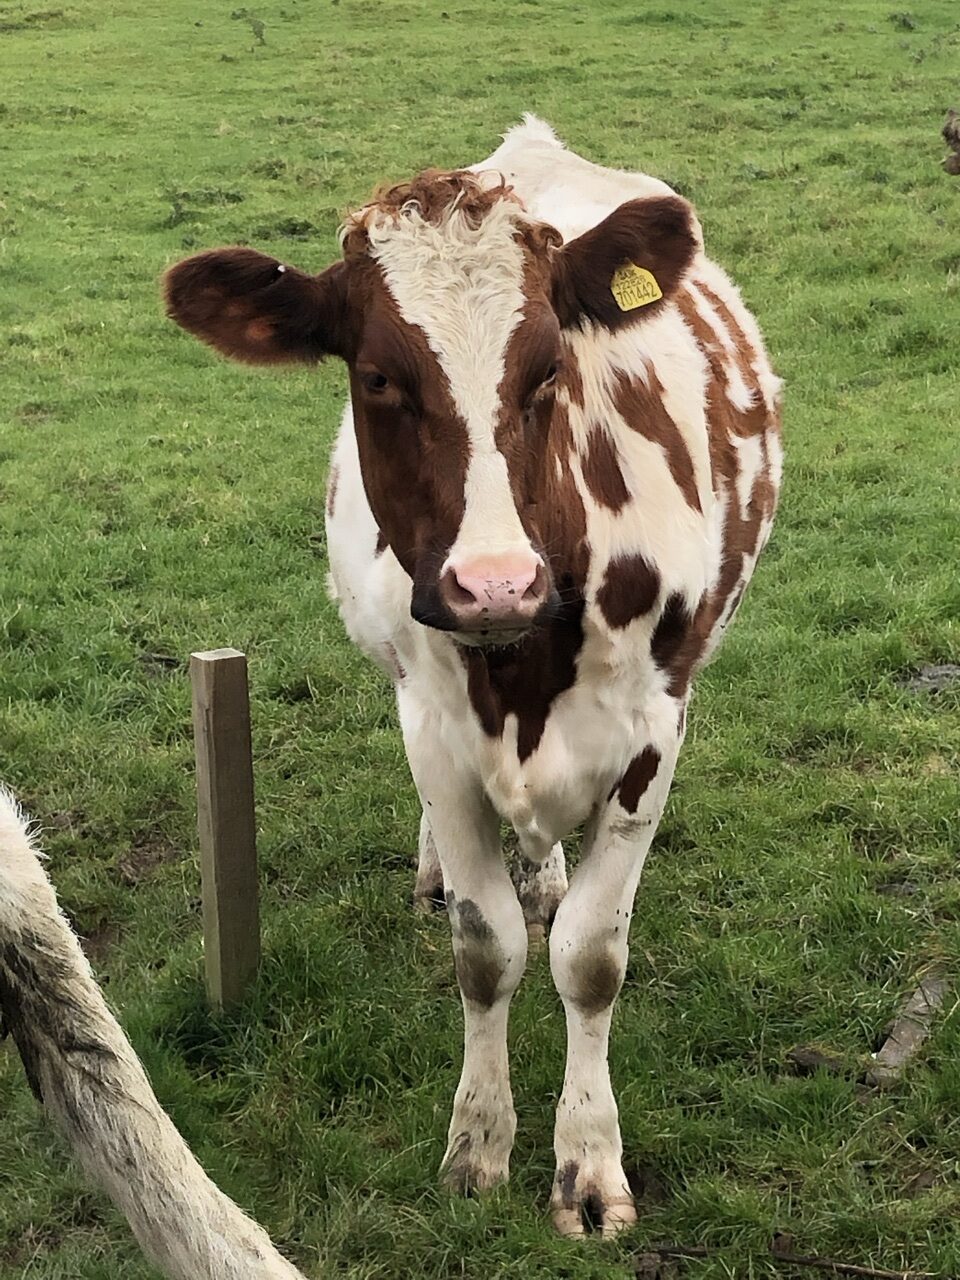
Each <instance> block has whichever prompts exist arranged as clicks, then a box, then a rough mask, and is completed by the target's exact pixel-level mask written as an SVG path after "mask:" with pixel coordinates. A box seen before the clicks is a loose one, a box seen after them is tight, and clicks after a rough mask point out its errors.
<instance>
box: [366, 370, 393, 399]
mask: <svg viewBox="0 0 960 1280" xmlns="http://www.w3.org/2000/svg"><path fill="white" fill-rule="evenodd" d="M360 381H361V382H362V383H363V386H364V389H365V390H366V391H370V392H372V394H373V395H375V396H376V395H381V394H382V393H383V392H384V391H386V389H387V387H389V385H390V379H389V378H388V377H386V376H385V375H384V374H382V373H378V372H377V371H376V370H375V369H371V370H370V372H369V373H361V375H360Z"/></svg>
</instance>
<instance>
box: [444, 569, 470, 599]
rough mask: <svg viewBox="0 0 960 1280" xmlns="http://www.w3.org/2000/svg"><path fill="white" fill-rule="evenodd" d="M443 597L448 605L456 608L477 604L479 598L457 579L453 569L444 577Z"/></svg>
mask: <svg viewBox="0 0 960 1280" xmlns="http://www.w3.org/2000/svg"><path fill="white" fill-rule="evenodd" d="M443 595H444V596H445V598H446V601H447V604H449V605H452V606H453V607H454V608H456V606H457V605H471V604H476V603H477V596H476V595H475V594H474V592H473V591H471V590H470V588H469V587H465V586H464V585H463V583H462V582H461V581H460V579H459V578H458V577H457V575H456V572H455V571H454V570H453V569H448V570H447V572H446V573H445V574H444V577H443Z"/></svg>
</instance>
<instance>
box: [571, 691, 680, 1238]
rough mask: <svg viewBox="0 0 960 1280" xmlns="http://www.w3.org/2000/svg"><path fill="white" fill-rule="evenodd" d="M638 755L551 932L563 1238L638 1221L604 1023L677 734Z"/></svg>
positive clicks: (665, 735) (604, 814) (620, 971)
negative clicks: (561, 1059)
mask: <svg viewBox="0 0 960 1280" xmlns="http://www.w3.org/2000/svg"><path fill="white" fill-rule="evenodd" d="M665 719H669V721H670V726H671V727H670V731H669V732H663V733H662V734H660V735H658V738H657V741H656V744H654V743H653V742H647V743H645V744H640V743H638V744H637V746H638V751H637V754H636V755H635V756H634V759H633V761H632V762H631V764H630V766H629V768H628V769H627V771H626V772H625V773H624V775H623V777H622V779H621V780H620V782H619V784H618V786H617V787H616V788H615V789H614V791H613V792H612V793H611V795H610V799H609V801H608V802H607V804H606V806H605V808H604V809H603V811H602V812H601V814H600V815H599V821H598V823H597V827H596V834H595V836H594V839H593V841H592V843H591V844H590V847H589V848H587V849H585V850H584V856H583V859H582V860H581V862H580V865H579V866H578V867H577V869H576V872H575V873H574V875H573V877H572V878H571V881H570V888H569V890H568V891H567V896H566V897H565V898H564V900H563V902H561V904H560V907H559V910H558V911H557V916H556V920H555V921H554V925H553V929H552V930H551V933H550V967H551V969H552V971H553V978H554V982H555V983H556V986H557V990H558V991H559V993H560V996H561V999H562V1000H563V1007H564V1011H565V1013H566V1016H567V1068H566V1074H565V1076H564V1081H563V1093H562V1094H561V1096H560V1102H559V1104H558V1106H557V1124H556V1130H555V1133H554V1150H555V1151H556V1157H557V1173H556V1180H555V1182H554V1188H553V1197H552V1201H551V1208H552V1210H553V1220H554V1224H555V1225H556V1227H557V1230H558V1231H559V1232H560V1233H561V1234H562V1235H578V1236H582V1235H584V1234H585V1233H586V1232H587V1231H589V1230H598V1231H602V1233H603V1235H605V1236H606V1235H614V1234H616V1232H618V1231H620V1230H622V1229H623V1228H624V1227H626V1226H629V1225H630V1224H631V1223H633V1222H635V1221H636V1216H637V1215H636V1210H635V1209H634V1205H633V1197H632V1195H631V1193H630V1188H629V1186H628V1185H627V1180H626V1177H625V1176H624V1172H623V1163H622V1161H623V1144H622V1141H621V1138H620V1123H619V1117H618V1114H617V1104H616V1101H615V1099H614V1096H613V1089H612V1088H611V1085H610V1071H609V1067H608V1065H607V1049H608V1043H609V1037H610V1022H611V1019H612V1017H613V1009H614V1005H615V1003H616V999H617V995H618V994H619V991H620V986H621V983H622V982H623V975H624V972H625V970H626V966H627V935H628V932H629V928H630V916H631V914H632V911H633V899H634V895H635V894H636V891H637V884H638V882H639V880H640V872H641V870H642V869H643V864H644V861H645V859H646V856H647V851H648V850H649V848H650V843H651V841H652V839H653V835H654V832H655V831H656V829H657V823H658V822H659V820H660V814H661V813H662V811H663V805H664V802H665V800H666V798H667V792H668V790H669V787H670V782H671V779H672V777H673V770H674V765H675V763H676V758H677V752H678V750H679V745H680V743H679V737H680V734H679V733H677V732H676V731H675V730H674V729H673V724H675V714H674V713H671V715H670V716H669V717H665Z"/></svg>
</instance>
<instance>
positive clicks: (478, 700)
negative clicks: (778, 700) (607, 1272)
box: [167, 117, 782, 1234]
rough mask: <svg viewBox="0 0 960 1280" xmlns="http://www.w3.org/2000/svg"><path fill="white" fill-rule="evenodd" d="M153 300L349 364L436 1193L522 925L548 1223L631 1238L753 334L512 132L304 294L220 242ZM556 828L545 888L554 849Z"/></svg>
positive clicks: (488, 1068)
mask: <svg viewBox="0 0 960 1280" xmlns="http://www.w3.org/2000/svg"><path fill="white" fill-rule="evenodd" d="M167 296H168V305H169V312H170V315H171V316H172V317H173V318H174V319H175V320H176V321H177V322H178V323H179V324H181V325H183V326H184V328H186V329H188V330H190V331H191V332H192V333H195V334H196V335H198V336H199V337H200V338H202V339H204V340H205V341H206V342H209V343H211V344H212V345H213V346H214V347H216V348H217V349H218V350H220V351H222V352H224V353H225V354H227V355H229V356H233V357H235V358H237V359H240V360H245V361H249V362H253V363H263V364H269V363H273V362H277V361H291V360H307V361H310V360H318V359H320V358H321V357H323V356H325V355H338V356H340V357H341V358H342V359H343V360H344V361H345V362H346V364H347V368H348V370H349V375H350V405H349V406H348V408H347V410H346V412H345V415H344V420H343V425H342V428H341V431H340V436H339V439H338V442H337V445H336V449H335V453H334V457H333V464H332V467H331V478H330V486H329V492H328V502H327V508H328V520H327V532H328V541H329V552H330V563H331V568H332V578H333V583H334V585H335V591H336V594H337V597H338V599H339V602H340V608H341V611H342V614H343V618H344V621H345V623H346V626H347V629H348V630H349V632H350V635H351V636H352V637H353V639H354V640H355V641H356V642H357V644H359V645H360V646H361V648H363V649H364V650H365V651H366V652H367V653H368V654H370V655H371V657H373V658H374V660H375V661H377V662H378V663H379V664H380V665H381V666H382V667H383V668H384V670H385V671H387V673H388V674H389V675H390V677H391V678H392V680H393V682H394V685H395V687H396V695H397V704H398V707H399V714H400V722H401V725H402V728H403V735H404V741H405V744H406V749H407V756H408V759H409V762H410V768H411V770H412V773H413V777H414V780H415V782H416V785H417V789H418V791H419V793H420V799H421V801H422V803H423V820H422V824H421V829H420V868H419V872H418V880H417V893H418V894H419V895H420V896H421V897H427V896H429V895H431V894H432V893H434V892H435V891H439V890H440V889H443V890H445V894H446V902H447V907H448V910H449V916H450V923H451V926H452V932H453V953H454V961H455V965H456V971H457V976H458V979H459V983H460V990H461V994H462V998H463V1009H464V1020H465V1049H464V1063H463V1074H462V1077H461V1080H460V1085H459V1088H458V1089H457V1094H456V1098H455V1100H454V1105H453V1118H452V1120H451V1123H450V1131H449V1144H448V1148H447V1153H446V1156H445V1158H444V1173H445V1177H446V1180H447V1181H448V1182H449V1183H450V1184H451V1185H453V1186H454V1187H456V1188H459V1189H463V1190H471V1189H478V1188H484V1187H489V1186H492V1185H493V1184H495V1183H497V1182H500V1181H503V1180H504V1179H506V1177H507V1174H508V1163H509V1158H510V1150H511V1146H512V1143H513V1137H514V1130H515V1127H516V1117H515V1114H514V1109H513V1102H512V1097H511V1092H510V1080H509V1069H508V1062H507V1010H508V1006H509V1003H510V998H511V996H512V994H513V992H514V990H515V989H516V987H517V984H518V983H519V981H520V977H521V975H522V973H523V970H524V963H525V959H526V953H527V929H526V928H525V920H524V916H525V914H526V917H527V923H532V924H535V925H546V924H548V923H550V922H551V921H552V928H551V933H550V962H551V967H552V972H553V976H554V979H555V982H556V985H557V989H558V990H559V992H560V995H561V997H562V999H563V1004H564V1008H565V1010H566V1019H567V1033H568V1056H567V1068H566V1078H565V1081H564V1088H563V1094H562V1097H561V1099H560V1104H559V1108H558V1113H557V1120H556V1135H555V1149H556V1158H557V1175H556V1182H555V1186H554V1193H553V1211H554V1220H555V1222H556V1224H557V1226H558V1228H559V1229H560V1230H561V1231H563V1232H566V1233H570V1234H581V1233H582V1232H583V1231H584V1230H585V1229H589V1228H591V1227H599V1228H601V1229H602V1230H603V1231H604V1232H605V1233H606V1232H614V1231H616V1230H617V1229H619V1228H620V1227H621V1226H623V1225H624V1224H627V1223H629V1222H631V1221H632V1220H633V1218H634V1209H633V1204H632V1201H631V1197H630V1192H629V1189H628V1187H627V1182H626V1179H625V1177H624V1173H623V1168H622V1164H621V1157H622V1146H621V1139H620V1131H619V1125H618V1118H617V1107H616V1103H615V1101H614V1097H613V1093H612V1090H611V1087H610V1079H609V1073H608V1068H607V1043H608V1036H609V1031H610V1021H611V1016H612V1014H613V1008H614V1003H615V1001H616V997H617V993H618V992H619V989H620V985H621V983H622V981H623V975H624V969H625V966H626V960H627V934H628V930H629V924H630V917H631V912H632V908H633V900H634V894H635V891H636V888H637V883H638V881H639V878H640V872H641V868H642V867H643V863H644V859H645V858H646V855H647V850H648V849H649V847H650V843H651V840H652V839H653V835H654V832H655V831H656V828H657V822H658V820H659V818H660V814H661V811H662V809H663V805H664V801H665V800H666V796H667V791H668V788H669V786H670V781H671V778H672V776H673V770H674V766H675V763H676V759H677V753H678V751H679V749H680V743H681V741H682V740H683V734H684V724H685V715H686V706H687V700H688V698H689V695H690V683H691V679H692V677H693V675H694V673H695V671H696V670H697V668H698V667H699V666H700V665H701V664H702V663H703V662H704V661H705V659H706V658H707V657H708V655H709V653H710V651H711V650H712V649H713V648H714V646H715V645H716V643H717V641H718V640H719V639H720V636H721V635H722V633H723V630H724V628H725V627H726V625H727V623H728V622H729V621H730V618H731V616H732V614H733V612H734V611H735V609H736V607H737V605H738V604H739V602H740V598H741V596H742V594H743V591H744V588H745V587H746V584H747V582H748V580H749V578H750V575H751V573H752V571H753V568H754V565H755V563H756V560H757V556H758V554H759V552H760V550H761V548H762V547H763V544H764V542H765V541H766V538H767V536H768V534H769V532H770V526H771V522H772V519H773V514H774V506H775V503H776V496H777V489H778V485H779V480H780V471H781V459H782V453H781V446H780V433H779V423H778V417H779V415H778V400H779V382H778V380H777V378H776V377H775V376H774V374H773V373H772V372H771V369H770V366H769V364H768V362H767V357H766V355H765V353H764V349H763V344H762V341H761V338H760V334H759V332H758V330H757V327H756V324H755V323H754V321H753V319H752V317H751V316H750V314H749V313H748V312H747V310H746V309H745V307H744V305H743V303H742V301H741V299H740V297H739V295H738V293H737V291H736V289H735V288H734V287H733V285H732V284H731V283H730V281H729V280H728V278H727V276H726V275H725V274H724V273H723V272H722V271H721V270H720V269H719V268H718V267H717V266H715V265H714V264H713V263H711V262H709V261H708V259H707V258H706V257H705V256H704V253H703V250H702V239H701V234H700V227H699V224H698V222H697V219H696V217H695V215H694V213H693V211H692V209H691V208H690V206H689V205H688V204H687V203H686V201H684V200H682V199H681V198H680V197H679V196H677V195H676V194H675V193H674V192H672V191H671V190H670V188H669V187H667V186H666V185H665V184H664V183H662V182H658V181H657V180H656V179H653V178H649V177H646V176H644V175H642V174H631V173H621V172H616V171H614V170H610V169H604V168H601V167H599V166H597V165H594V164H591V163H589V162H588V161H586V160H584V159H582V158H580V157H579V156H577V155H574V154H573V153H572V152H570V151H568V150H566V149H565V148H564V147H563V145H562V144H561V143H560V142H559V141H558V140H557V138H556V136H555V135H554V133H553V131H552V130H551V129H550V128H549V127H548V126H547V125H545V124H544V123H543V122H541V121H538V120H536V119H534V118H532V117H527V118H526V120H525V123H524V124H523V125H521V126H519V127H517V128H515V129H512V130H511V131H510V132H509V133H508V134H507V135H506V137H505V139H504V142H503V145H502V146H501V147H500V148H499V149H498V150H497V151H496V152H495V153H494V154H493V155H492V156H491V157H490V158H489V159H488V160H487V161H484V162H483V163H482V164H479V165H475V166H473V167H472V169H470V170H463V171H458V172H453V173H437V172H427V173H424V174H421V175H420V176H419V177H417V178H414V179H413V181H411V182H409V183H405V184H403V185H401V186H398V187H394V188H392V189H390V190H388V191H386V192H384V193H382V194H380V195H379V196H377V197H375V198H374V200H373V201H372V202H371V203H370V204H369V205H367V206H366V207H365V208H363V209H361V210H360V212H359V213H357V214H356V215H354V216H353V217H352V218H350V219H349V221H348V222H347V225H346V228H345V230H344V234H343V260H342V261H339V262H337V263H336V264H335V265H333V266H331V267H329V268H328V269H327V270H326V271H323V272H321V273H320V274H319V275H318V276H310V275H306V274H304V273H302V272H300V271H296V270H294V269H293V268H291V267H287V266H284V265H282V264H281V263H279V262H277V261H275V260H274V259H272V258H268V257H265V256H263V255H262V254H259V253H255V252H254V251H253V250H251V249H222V250H218V251H214V252H211V253H203V254H200V255H198V256H196V257H193V258H190V259H188V260H187V261H186V262H182V263H180V264H179V265H178V266H176V267H174V268H173V269H172V270H171V272H170V273H169V276H168V280H167ZM501 819H503V820H505V821H506V822H508V823H509V824H510V825H511V826H512V827H513V829H514V830H515V832H516V833H517V837H518V840H519V844H520V849H521V853H522V866H523V869H524V870H523V875H522V876H521V883H520V885H519V893H518V889H517V888H516V887H515V886H514V884H513V883H511V878H510V876H509V874H508V872H507V870H506V868H505V866H504V860H503V856H502V851H501V843H500V822H501ZM580 823H586V832H585V835H584V838H583V847H582V857H581V861H580V863H579V865H578V867H577V869H576V871H575V873H574V874H573V876H572V878H571V881H570V885H569V888H567V881H566V873H565V869H564V859H563V850H562V847H561V844H560V841H561V840H562V839H563V838H564V837H565V836H568V835H569V834H570V832H571V831H572V830H574V828H576V827H577V826H578V825H579V824H580ZM441 876H442V880H441Z"/></svg>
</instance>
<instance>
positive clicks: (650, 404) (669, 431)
mask: <svg viewBox="0 0 960 1280" xmlns="http://www.w3.org/2000/svg"><path fill="white" fill-rule="evenodd" d="M646 371H647V379H648V381H649V385H647V383H646V382H644V380H643V379H642V378H630V377H628V376H627V375H626V374H624V375H623V376H622V377H621V378H620V380H619V382H618V384H617V390H616V394H615V396H614V404H615V405H616V408H617V412H618V413H619V414H620V416H621V417H622V418H623V420H624V422H625V423H626V424H627V426H628V427H630V428H631V429H632V430H634V431H638V432H639V433H640V435H642V436H643V437H644V438H645V439H647V440H649V441H650V442H651V443H652V444H658V445H659V446H660V448H661V449H662V450H663V453H664V457H665V458H666V461H667V466H668V467H669V469H670V475H671V476H672V478H673V482H674V484H675V485H676V486H677V488H678V489H679V490H680V492H681V493H682V494H683V498H684V501H685V502H686V504H687V506H688V507H690V508H691V509H692V510H693V511H696V512H697V514H698V515H700V514H702V507H701V506H700V495H699V493H698V492H697V478H696V475H695V474H694V470H693V459H692V458H691V457H690V451H689V449H688V448H687V445H686V441H685V440H684V438H683V436H682V435H681V433H680V428H679V427H678V426H677V424H676V423H675V422H674V420H673V419H672V418H671V417H670V415H669V413H667V408H666V405H665V404H664V390H663V386H662V385H661V383H660V379H659V378H658V377H657V375H656V372H655V371H654V368H653V365H652V364H650V363H649V362H647V366H646Z"/></svg>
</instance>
